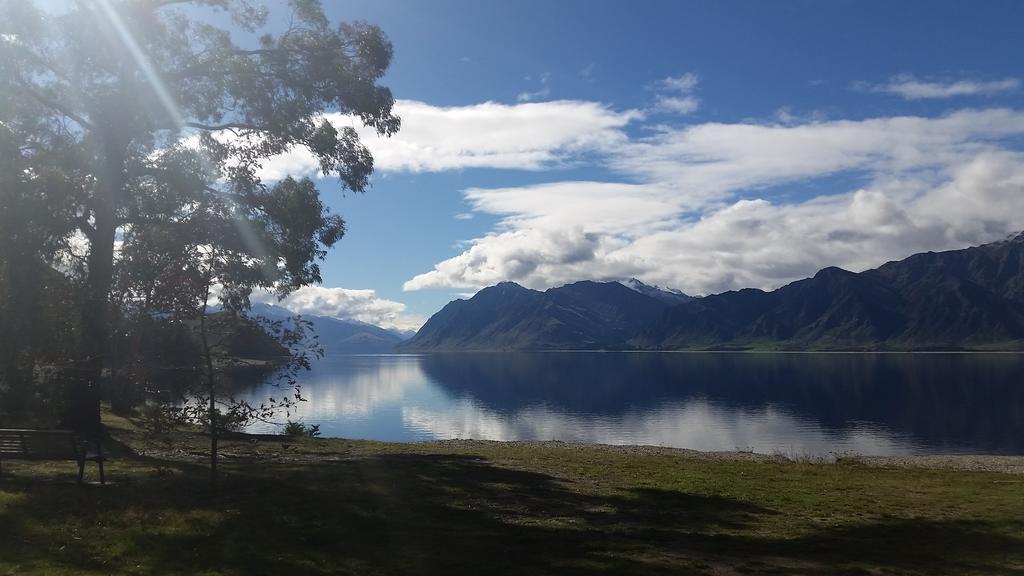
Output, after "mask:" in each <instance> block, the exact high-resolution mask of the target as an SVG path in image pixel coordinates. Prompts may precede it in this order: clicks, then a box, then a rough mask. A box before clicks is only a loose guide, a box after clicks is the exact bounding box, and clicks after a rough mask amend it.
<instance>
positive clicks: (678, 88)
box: [657, 72, 700, 94]
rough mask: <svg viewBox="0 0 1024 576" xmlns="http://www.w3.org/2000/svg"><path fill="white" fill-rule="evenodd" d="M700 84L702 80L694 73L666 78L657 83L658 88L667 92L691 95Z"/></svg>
mask: <svg viewBox="0 0 1024 576" xmlns="http://www.w3.org/2000/svg"><path fill="white" fill-rule="evenodd" d="M698 83H700V79H699V78H698V77H697V75H696V74H694V73H693V72H687V73H686V74H682V75H680V76H674V77H672V76H670V77H668V78H665V79H664V80H661V81H659V82H658V83H657V87H658V88H660V89H662V90H666V91H671V92H682V93H683V94H689V93H691V92H693V91H694V90H696V89H697V84H698Z"/></svg>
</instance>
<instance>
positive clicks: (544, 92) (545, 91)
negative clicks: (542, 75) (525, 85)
mask: <svg viewBox="0 0 1024 576" xmlns="http://www.w3.org/2000/svg"><path fill="white" fill-rule="evenodd" d="M548 96H551V88H550V87H549V86H544V87H543V88H541V89H540V90H536V91H534V92H520V93H519V94H518V95H517V96H516V101H517V102H533V101H535V100H542V99H544V98H547V97H548Z"/></svg>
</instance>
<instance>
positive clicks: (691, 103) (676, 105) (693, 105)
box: [654, 94, 700, 114]
mask: <svg viewBox="0 0 1024 576" xmlns="http://www.w3.org/2000/svg"><path fill="white" fill-rule="evenodd" d="M654 107H655V108H656V109H657V110H659V111H662V112H672V113H675V114H692V113H694V112H696V111H697V109H698V108H700V100H698V99H697V98H696V97H694V96H665V95H664V94H659V95H658V98H657V100H656V101H655V106H654Z"/></svg>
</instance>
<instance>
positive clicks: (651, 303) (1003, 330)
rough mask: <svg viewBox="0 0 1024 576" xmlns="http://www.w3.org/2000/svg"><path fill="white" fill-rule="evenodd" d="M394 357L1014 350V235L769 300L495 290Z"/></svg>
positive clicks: (834, 275)
mask: <svg viewBox="0 0 1024 576" xmlns="http://www.w3.org/2000/svg"><path fill="white" fill-rule="evenodd" d="M399 348H400V349H402V350H410V351H412V350H417V351H423V350H546V349H620V348H632V349H659V350H676V349H750V348H766V349H792V350H803V349H816V350H876V349H877V350H916V349H922V350H924V349H929V350H935V349H1024V234H1020V235H1018V236H1016V237H1012V238H1009V239H1007V240H1005V241H1002V242H996V243H993V244H987V245H984V246H978V247H973V248H967V249H963V250H953V251H948V252H939V253H934V252H929V253H925V254H916V255H914V256H911V257H909V258H907V259H905V260H901V261H898V262H889V263H887V264H885V265H883V266H881V267H879V268H877V269H874V270H868V271H865V272H861V273H853V272H849V271H846V270H842V269H840V268H835V267H830V268H825V269H823V270H821V271H820V272H818V273H817V274H815V275H814V276H813V277H812V278H807V279H804V280H799V281H796V282H793V283H791V284H788V285H786V286H783V287H782V288H779V289H777V290H774V291H771V292H765V291H763V290H756V289H744V290H738V291H730V292H725V293H722V294H715V295H712V296H706V297H703V298H692V297H689V296H687V295H685V294H683V293H681V292H677V291H671V290H665V289H661V288H658V287H655V286H648V285H646V284H644V283H642V282H640V281H638V280H636V279H631V280H629V281H626V282H622V283H619V282H577V283H575V284H569V285H566V286H562V287H560V288H552V289H550V290H547V291H544V292H540V291H536V290H529V289H527V288H523V287H522V286H519V285H518V284H515V283H512V282H503V283H501V284H498V285H496V286H492V287H490V288H485V289H483V290H481V291H480V292H478V293H477V294H476V295H475V296H474V297H473V298H471V299H469V300H456V301H454V302H451V303H449V304H448V305H447V306H445V307H444V308H443V309H442V310H441V311H439V312H438V313H437V314H435V315H434V316H433V317H431V318H430V320H428V321H427V323H426V324H425V325H424V326H423V328H421V329H420V331H419V332H418V333H417V334H416V336H415V337H413V338H412V339H410V340H409V341H407V342H405V343H403V344H402V345H401V346H400V347H399Z"/></svg>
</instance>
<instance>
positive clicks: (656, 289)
mask: <svg viewBox="0 0 1024 576" xmlns="http://www.w3.org/2000/svg"><path fill="white" fill-rule="evenodd" d="M621 284H622V285H623V286H625V287H626V288H629V289H630V290H633V291H635V292H639V293H641V294H643V295H645V296H650V297H652V298H656V299H658V300H661V301H662V302H664V303H666V304H668V305H669V306H674V305H676V304H682V303H683V302H689V301H690V300H693V299H694V298H693V296H690V295H687V294H683V293H682V292H680V291H679V290H676V289H674V288H662V287H661V286H651V285H650V284H644V283H643V282H641V281H639V280H637V279H636V278H630V279H629V280H625V281H623V282H621Z"/></svg>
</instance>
